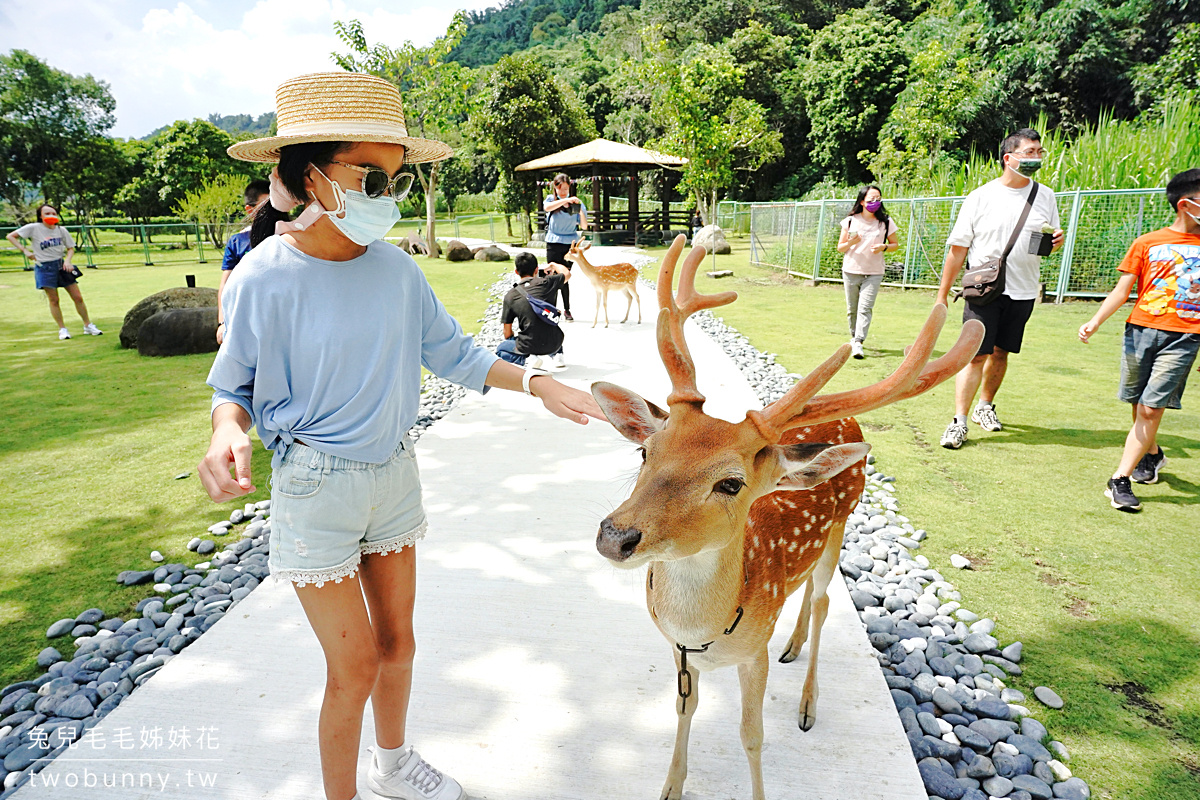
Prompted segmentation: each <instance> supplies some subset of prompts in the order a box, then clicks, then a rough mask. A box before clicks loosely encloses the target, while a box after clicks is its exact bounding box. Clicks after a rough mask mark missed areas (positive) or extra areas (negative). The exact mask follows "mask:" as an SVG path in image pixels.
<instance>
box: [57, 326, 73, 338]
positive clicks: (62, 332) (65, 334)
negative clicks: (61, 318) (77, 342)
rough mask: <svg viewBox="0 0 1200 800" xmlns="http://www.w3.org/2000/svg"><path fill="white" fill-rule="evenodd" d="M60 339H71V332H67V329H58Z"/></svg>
mask: <svg viewBox="0 0 1200 800" xmlns="http://www.w3.org/2000/svg"><path fill="white" fill-rule="evenodd" d="M58 338H59V339H70V338H71V332H70V331H69V330H67V329H66V328H59V329H58Z"/></svg>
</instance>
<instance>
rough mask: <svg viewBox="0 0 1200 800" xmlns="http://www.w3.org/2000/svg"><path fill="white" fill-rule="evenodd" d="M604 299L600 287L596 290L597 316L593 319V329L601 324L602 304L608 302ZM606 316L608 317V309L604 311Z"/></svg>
mask: <svg viewBox="0 0 1200 800" xmlns="http://www.w3.org/2000/svg"><path fill="white" fill-rule="evenodd" d="M602 298H604V295H603V294H602V292H601V289H600V288H599V287H597V288H596V315H595V316H594V317H592V327H593V328H594V327H596V325H597V324H598V323H599V322H600V304H601V303H604V302H607V298H604V299H602ZM604 314H605V316H607V315H608V309H607V308H606V309H604Z"/></svg>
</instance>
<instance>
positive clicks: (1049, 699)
mask: <svg viewBox="0 0 1200 800" xmlns="http://www.w3.org/2000/svg"><path fill="white" fill-rule="evenodd" d="M1033 696H1034V697H1036V698H1037V699H1038V700H1039V701H1041V702H1042V703H1043V704H1045V705H1047V706H1049V707H1050V708H1062V707H1063V700H1062V698H1061V697H1059V696H1058V692H1056V691H1054V690H1053V689H1050V688H1047V687H1045V686H1038V687H1037V688H1036V689H1034V690H1033Z"/></svg>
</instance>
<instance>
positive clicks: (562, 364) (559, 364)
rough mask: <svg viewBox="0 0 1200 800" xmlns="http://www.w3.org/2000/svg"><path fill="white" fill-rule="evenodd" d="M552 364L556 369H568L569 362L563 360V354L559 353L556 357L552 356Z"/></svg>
mask: <svg viewBox="0 0 1200 800" xmlns="http://www.w3.org/2000/svg"><path fill="white" fill-rule="evenodd" d="M550 364H551V365H552V366H553V367H554V368H555V369H566V367H567V360H566V359H565V358H563V354H562V353H557V354H555V355H552V356H550Z"/></svg>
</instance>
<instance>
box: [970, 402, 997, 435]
mask: <svg viewBox="0 0 1200 800" xmlns="http://www.w3.org/2000/svg"><path fill="white" fill-rule="evenodd" d="M971 422H974V423H975V424H976V425H978V426H979V427H981V428H983V429H984V430H985V431H993V432H995V431H1002V430H1004V426H1003V425H1001V424H1000V420H999V418H997V417H996V407H995V406H993V405H986V406H985V405H983V404H982V403H980V404H979V405H977V406H975V410H974V411H972V412H971Z"/></svg>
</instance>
